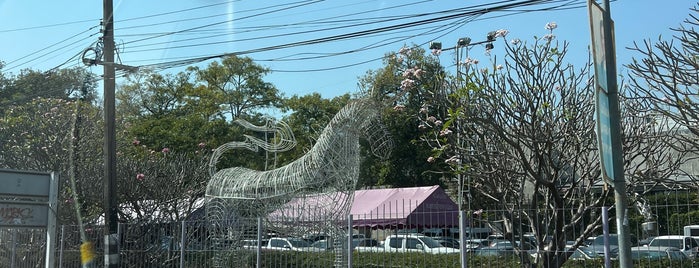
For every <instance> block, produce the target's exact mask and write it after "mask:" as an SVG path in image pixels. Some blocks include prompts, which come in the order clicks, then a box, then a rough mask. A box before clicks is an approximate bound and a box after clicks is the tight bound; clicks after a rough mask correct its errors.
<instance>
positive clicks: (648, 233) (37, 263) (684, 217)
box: [0, 191, 699, 268]
mask: <svg viewBox="0 0 699 268" xmlns="http://www.w3.org/2000/svg"><path fill="white" fill-rule="evenodd" d="M645 201H646V202H647V208H648V209H650V211H652V215H653V216H654V218H653V219H654V220H653V223H652V224H649V221H648V219H647V217H645V216H647V215H645V216H644V215H643V214H642V213H641V211H640V210H638V211H636V210H635V207H632V206H630V207H629V211H630V217H629V225H630V230H631V235H632V238H633V241H632V243H633V244H632V245H633V246H636V245H640V244H643V243H645V242H647V241H648V238H649V237H653V236H658V235H671V234H672V235H682V234H683V232H684V230H683V227H684V226H687V225H697V224H699V201H698V199H697V194H696V192H692V191H685V192H677V191H675V192H672V193H658V194H656V195H652V196H647V197H646V198H645ZM407 202H410V201H407ZM418 205H419V204H418ZM594 210H596V211H599V212H600V213H601V211H602V208H601V207H600V208H595V209H594ZM429 213H431V215H412V216H413V217H411V216H410V215H411V212H410V211H401V212H400V213H397V212H396V211H392V210H391V209H384V210H383V211H377V213H372V214H371V215H352V216H351V218H350V220H351V221H350V222H347V223H341V224H345V226H348V227H349V225H350V224H351V225H352V229H351V230H350V229H348V228H345V230H347V234H346V236H344V237H346V238H348V237H352V238H350V239H347V240H346V241H347V244H344V241H343V242H342V243H332V242H329V243H326V245H331V246H332V245H334V246H338V245H343V244H344V245H348V244H350V241H353V242H352V243H355V242H356V241H359V240H364V241H368V242H362V244H361V245H360V244H359V242H356V243H357V244H352V250H348V249H347V248H349V247H344V250H347V252H351V255H349V256H346V257H347V258H349V263H350V265H351V267H460V262H461V256H460V255H459V253H458V251H459V249H456V248H455V250H453V252H454V253H440V254H430V253H426V250H425V246H419V247H418V246H415V245H413V246H412V248H410V247H411V246H404V247H407V248H406V249H405V250H400V249H397V248H395V247H391V246H390V245H389V246H387V245H382V244H381V242H383V241H384V239H385V238H386V237H388V236H391V235H397V234H413V235H424V236H429V237H432V238H435V237H444V239H441V240H440V241H443V242H444V243H448V241H447V240H449V239H447V238H457V239H458V237H459V234H458V231H459V229H458V225H453V224H452V225H445V222H448V220H447V219H449V218H451V217H453V215H454V213H456V212H455V211H441V212H429ZM504 213H505V211H498V210H485V211H483V212H482V213H478V214H475V216H474V214H471V216H474V217H472V218H471V219H470V220H469V221H468V223H469V225H470V228H473V229H470V230H473V231H474V232H473V233H472V234H470V238H471V239H472V240H473V241H480V242H482V243H483V244H484V245H485V244H486V243H487V242H485V241H488V242H492V240H493V239H498V238H502V237H503V236H502V235H503V234H502V231H503V229H502V217H503V215H504ZM396 215H401V216H398V217H397V216H396ZM596 216H597V215H594V213H593V215H591V217H596ZM612 216H613V215H612ZM511 220H512V221H515V223H514V224H520V225H522V226H526V225H527V224H526V223H525V222H519V223H517V222H516V221H522V219H511ZM418 221H419V222H418ZM259 222H260V224H261V225H258V226H261V227H262V229H261V230H259V232H258V230H250V229H248V230H236V229H235V228H234V227H233V225H229V226H230V228H229V229H228V232H229V233H230V236H223V237H214V236H212V235H211V233H210V230H209V229H208V228H209V227H208V226H211V223H210V222H205V221H183V222H172V223H148V224H135V223H127V224H120V225H119V237H120V245H119V246H120V248H119V251H120V253H121V259H120V263H121V267H129V268H131V267H167V268H176V267H188V268H189V267H195V268H196V267H216V266H220V267H258V266H257V265H258V262H259V263H260V264H259V265H260V266H259V267H333V266H334V265H335V263H337V260H336V258H337V255H336V254H335V253H334V251H333V250H324V249H320V248H316V249H314V250H310V251H302V250H299V251H294V250H290V249H289V248H286V249H284V248H266V245H265V244H264V243H262V244H263V245H261V246H260V248H259V251H258V248H257V246H256V245H255V244H254V243H255V241H256V240H257V234H258V233H260V234H261V236H262V238H263V241H268V240H269V239H271V238H272V237H285V238H286V237H296V238H301V239H304V240H305V241H306V242H307V243H309V244H311V243H313V242H316V245H317V246H318V245H319V244H322V243H321V242H322V241H323V239H328V237H326V234H323V233H322V231H321V232H316V231H312V230H315V229H314V228H310V227H309V226H314V224H316V223H313V222H307V221H306V222H303V223H301V222H296V223H295V224H296V225H297V226H288V223H285V225H286V228H276V229H275V228H273V227H272V226H279V225H282V224H281V223H279V222H274V221H273V220H270V219H264V220H260V221H259ZM610 222H614V221H610ZM377 223H380V224H377ZM318 224H319V223H318ZM219 226H221V224H219ZM289 227H291V228H289ZM294 227H296V228H294ZM584 227H585V226H583V225H581V226H579V228H574V229H573V230H572V231H570V232H568V233H566V234H565V236H566V238H565V239H566V240H574V239H576V238H578V237H579V235H580V233H579V232H578V230H582V229H584ZM550 228H552V227H550V226H549V227H547V229H550ZM317 230H321V229H317ZM467 230H469V229H467ZM476 230H477V231H478V232H477V231H476ZM486 230H487V231H486ZM610 231H611V232H612V233H614V232H615V229H614V227H613V226H612V229H611V230H610ZM86 232H87V235H88V237H89V239H90V240H91V241H93V242H94V243H95V250H96V254H97V261H96V263H95V264H96V265H95V267H103V265H104V264H103V261H102V260H103V258H102V255H101V254H102V253H103V241H102V240H103V234H104V230H103V228H102V227H101V226H90V227H88V228H87V230H86ZM527 232H528V230H525V231H523V233H522V234H516V235H515V236H517V237H520V238H521V237H523V236H524V235H525V234H526V233H527ZM236 233H237V234H236ZM601 233H602V229H601V228H599V229H598V230H596V231H595V233H594V235H591V236H590V238H592V237H594V236H595V235H600V234H601ZM45 235H46V233H45V230H32V229H2V230H0V268H6V267H7V268H24V267H32V268H33V267H44V259H45V256H44V254H45V253H44V251H45V246H46V244H45V243H46V242H45V241H46V237H45ZM56 239H57V245H56V252H55V258H56V259H55V260H56V261H55V264H56V267H59V268H63V267H80V251H79V247H80V244H81V241H80V236H79V229H78V227H77V226H69V225H64V226H60V227H59V229H58V230H57V238H56ZM478 239H482V240H478ZM488 239H490V240H488ZM318 241H321V242H318ZM374 241H375V242H374ZM473 241H472V242H473ZM530 242H531V243H532V244H533V247H532V248H531V249H527V250H526V252H525V250H524V249H522V248H520V249H522V250H521V251H515V250H511V251H510V252H507V251H503V252H505V253H502V252H500V253H493V252H480V251H479V250H469V253H468V254H467V256H466V258H465V259H467V261H468V262H469V265H468V266H469V267H483V266H491V267H521V266H524V264H523V263H524V261H523V259H522V258H523V257H524V256H532V254H535V253H536V252H537V251H538V252H542V251H543V250H545V249H544V248H543V247H542V246H538V245H537V243H539V241H530ZM445 245H446V244H445ZM457 247H458V246H457ZM408 248H410V249H411V250H408ZM401 251H422V253H419V252H413V253H401ZM523 252H524V253H523ZM491 253H492V254H493V256H490V255H488V254H491ZM233 263H235V264H233ZM580 263H582V264H580ZM585 263H588V264H589V266H588V265H586V264H585ZM601 263H602V262H601V261H600V260H599V259H596V260H591V261H588V262H585V261H583V262H579V261H578V266H575V267H600V265H601ZM685 264H687V265H690V266H687V267H691V266H692V265H693V262H692V261H691V260H688V261H687V262H686V263H685ZM234 265H235V266H234ZM653 267H655V266H653ZM658 267H660V266H658ZM663 267H667V265H665V266H663Z"/></svg>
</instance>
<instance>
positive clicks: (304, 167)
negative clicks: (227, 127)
mask: <svg viewBox="0 0 699 268" xmlns="http://www.w3.org/2000/svg"><path fill="white" fill-rule="evenodd" d="M381 107H383V105H381V104H380V103H379V102H378V101H376V100H373V99H371V98H362V99H356V100H352V101H351V102H350V103H348V104H347V105H346V106H345V107H344V108H342V109H341V110H340V111H339V112H338V113H337V114H336V115H335V117H333V118H332V119H331V121H330V122H329V123H328V125H327V126H326V127H325V129H324V130H323V132H322V133H321V135H320V136H319V138H318V140H317V141H316V143H315V145H314V146H313V148H311V149H310V150H309V151H308V152H307V153H306V154H305V155H303V156H302V157H300V158H299V159H297V160H295V161H293V162H291V163H289V164H288V165H286V166H283V167H279V168H275V169H272V170H268V171H256V170H251V169H248V168H244V167H233V168H225V169H222V170H219V171H216V172H215V173H213V175H212V177H211V180H210V181H209V183H208V185H207V189H206V198H207V217H208V218H209V220H210V221H212V222H214V223H215V222H217V221H218V222H219V225H218V226H216V228H214V229H216V230H220V231H219V235H228V236H229V237H230V236H231V235H235V234H231V232H230V230H231V229H238V228H240V229H238V231H237V232H238V233H239V234H240V232H243V231H244V229H245V228H250V227H254V226H255V224H253V223H252V221H251V219H255V218H258V217H260V218H265V217H270V215H274V220H275V221H274V222H271V221H270V220H269V219H267V220H268V224H270V225H272V224H274V223H277V224H276V226H273V227H271V228H276V230H283V229H284V228H285V227H286V228H288V229H294V230H297V232H296V234H297V235H300V234H299V233H298V231H308V230H309V229H304V228H300V224H298V223H299V222H298V221H299V218H300V217H303V216H304V215H306V216H308V215H311V214H312V215H313V217H314V218H316V219H320V221H321V224H320V225H319V226H318V225H316V226H312V227H309V228H311V229H315V230H319V231H322V232H324V233H326V234H328V235H331V236H333V243H334V244H335V247H334V250H335V262H334V265H335V266H344V265H346V261H347V258H346V254H347V251H345V250H342V248H343V247H342V244H343V238H342V237H344V234H346V233H347V231H346V230H344V231H343V229H345V228H343V227H345V226H346V225H345V224H342V223H344V222H346V217H347V214H348V213H349V209H350V206H351V204H352V202H353V198H354V190H355V188H356V184H357V180H358V177H359V163H360V146H359V140H360V138H364V139H366V140H367V141H368V142H369V143H370V147H371V149H372V153H373V154H374V155H376V156H378V157H381V158H384V159H385V158H387V157H388V156H389V154H390V152H391V150H392V148H393V140H392V139H391V138H390V135H389V133H388V131H387V129H386V128H385V126H384V125H383V124H382V122H381ZM244 126H245V125H244ZM247 127H249V128H252V127H251V126H250V125H248V126H247ZM270 129H271V128H270V127H269V126H267V127H263V128H261V130H263V131H267V130H270ZM274 132H275V133H278V134H281V138H280V139H276V142H275V143H272V144H267V143H264V142H262V141H261V140H259V139H256V138H254V137H251V136H246V141H245V142H233V143H229V144H228V145H224V146H222V147H219V149H216V151H215V152H214V155H213V156H212V161H211V162H210V165H211V166H210V167H211V169H212V170H211V171H212V172H214V171H215V165H216V161H217V160H218V157H220V155H221V154H222V153H223V151H224V150H228V149H231V148H240V147H242V148H248V149H252V150H255V149H256V148H257V147H260V148H263V149H266V150H276V151H279V150H288V149H290V148H291V147H293V145H292V144H295V140H294V139H293V133H291V132H290V130H288V126H286V125H282V127H281V128H276V130H275V131H274ZM292 141H293V142H292ZM289 146H291V147H289ZM292 200H293V202H291V201H292ZM321 200H322V201H321ZM280 222H286V223H285V224H279V223H280ZM289 222H291V223H289ZM294 222H295V223H294ZM222 223H225V224H222ZM224 225H225V226H224ZM234 232H235V231H234ZM232 240H233V243H235V242H236V240H240V239H232ZM229 241H230V240H229ZM217 265H222V264H217ZM239 265H241V266H242V264H239Z"/></svg>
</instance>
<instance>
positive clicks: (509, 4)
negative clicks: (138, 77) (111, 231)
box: [0, 0, 586, 72]
mask: <svg viewBox="0 0 699 268" xmlns="http://www.w3.org/2000/svg"><path fill="white" fill-rule="evenodd" d="M233 2H237V1H226V2H223V3H215V4H210V5H203V6H198V7H194V8H188V9H183V10H178V11H170V12H163V13H159V14H154V15H149V16H144V17H137V18H130V19H125V20H119V21H121V22H127V21H139V20H143V19H148V18H154V17H163V16H169V15H173V14H181V13H186V12H189V11H193V10H200V9H204V8H209V7H214V6H217V5H223V4H230V3H233ZM319 2H322V1H320V0H306V1H297V2H293V3H285V4H278V5H271V6H265V7H260V8H255V9H249V10H244V11H238V12H237V14H240V13H243V12H249V13H252V14H249V15H247V16H244V17H237V18H234V19H230V20H224V21H219V22H215V23H211V24H206V25H200V26H196V27H191V28H187V29H183V30H178V31H171V32H156V33H135V34H129V35H124V37H137V36H141V37H143V38H140V39H135V40H126V41H124V42H123V45H124V46H126V47H128V48H129V51H128V53H127V52H120V54H121V55H126V54H135V53H139V52H148V51H155V50H162V48H153V47H156V46H158V45H166V44H167V45H172V44H175V43H178V42H179V43H184V42H191V41H199V43H194V44H182V45H179V46H170V47H168V48H167V49H168V50H175V49H185V48H195V47H203V46H217V45H221V44H232V43H239V42H250V41H259V40H265V39H274V38H287V39H288V38H289V37H290V36H299V37H301V36H304V35H306V34H317V33H319V32H326V31H327V32H332V31H339V30H347V29H352V28H360V27H367V26H371V25H379V24H381V23H386V22H393V23H394V24H392V25H390V26H381V27H372V28H369V29H357V30H355V31H351V32H347V33H341V34H336V35H329V36H326V37H320V38H310V39H302V40H295V41H294V40H292V41H288V42H286V43H282V44H277V45H271V46H265V47H257V48H250V49H246V50H241V51H237V52H229V53H217V54H209V55H204V56H178V57H170V58H162V57H161V58H160V59H158V60H159V61H161V62H159V63H152V64H144V65H141V66H139V67H140V68H150V69H154V70H163V69H169V68H173V67H179V66H183V65H189V64H195V63H198V62H202V61H206V60H210V59H215V58H221V57H225V56H230V55H247V54H254V53H261V52H268V51H275V50H283V49H288V48H294V47H301V46H309V45H316V44H323V43H330V42H337V41H344V40H356V39H360V38H368V37H372V36H377V35H386V36H385V37H384V38H383V39H382V40H380V41H376V42H374V43H373V44H369V45H364V46H362V47H358V48H353V49H346V50H344V51H336V52H327V53H315V54H313V53H297V54H294V55H296V56H294V55H285V56H280V57H277V58H269V59H264V60H262V61H269V62H272V61H293V60H297V61H300V60H312V59H320V58H329V57H334V56H340V55H347V54H352V53H362V52H365V51H366V50H369V49H376V48H380V47H384V46H388V45H391V44H394V43H398V42H404V41H407V40H409V39H410V38H411V37H415V36H419V35H417V34H415V35H412V36H411V35H401V33H403V32H407V31H410V30H413V31H416V30H417V31H419V30H420V29H430V28H431V27H430V26H429V25H430V24H435V23H440V22H442V23H443V24H441V25H440V26H435V27H432V29H433V31H425V32H423V34H424V35H437V34H439V33H440V32H441V31H443V30H444V29H447V28H448V27H450V26H454V27H458V26H457V25H463V24H461V23H460V19H463V18H465V17H469V16H476V15H478V16H480V15H483V14H493V12H495V11H500V12H502V11H506V12H511V13H508V14H502V15H498V16H488V17H484V16H481V17H480V18H478V19H477V20H485V19H492V18H497V17H504V16H510V15H515V14H522V13H528V12H536V11H543V10H565V9H572V8H579V7H584V6H586V4H585V3H586V1H583V0H528V1H517V0H502V1H495V2H490V3H483V4H479V5H474V6H468V7H460V8H453V9H447V10H440V11H436V12H429V13H418V14H400V15H391V16H372V12H378V11H379V9H374V10H367V11H356V10H354V11H353V12H349V13H344V14H340V15H336V16H330V17H323V18H319V19H312V20H305V21H299V22H290V23H287V24H272V25H255V26H250V27H236V28H235V29H236V30H235V31H230V30H217V29H213V28H212V27H213V26H216V25H221V24H225V23H231V22H234V21H235V22H239V21H241V20H244V19H252V18H256V19H263V18H265V19H269V17H270V16H269V15H279V16H289V13H284V14H283V15H282V12H288V11H293V10H295V9H296V10H297V9H298V8H299V7H303V6H308V5H311V4H315V3H319ZM425 2H429V0H421V1H415V2H411V3H402V4H399V5H393V6H390V7H387V8H383V9H381V10H382V11H383V10H386V9H399V8H401V7H404V6H408V5H416V4H422V3H425ZM583 2H585V3H583ZM553 4H558V5H556V6H551V5H553ZM349 5H354V4H346V5H340V6H334V7H333V8H342V7H343V6H345V7H346V6H349ZM537 5H539V6H541V5H549V6H545V7H541V8H534V9H527V8H526V7H533V6H537ZM324 10H326V9H320V10H317V11H316V10H311V11H302V12H297V13H292V14H308V13H313V12H322V11H324ZM225 15H230V14H229V13H225ZM440 15H441V16H440ZM211 17H212V16H204V17H196V18H191V19H177V20H173V21H171V22H170V23H179V22H184V21H193V20H197V19H199V18H211ZM305 17H310V16H305ZM416 18H421V19H418V20H415V19H416ZM401 20H404V21H403V22H402V23H399V22H400V21H401ZM407 20H413V21H407ZM72 23H77V22H72ZM164 23H168V22H164ZM65 24H68V23H65ZM161 24H162V23H161ZM56 25H62V24H56ZM155 25H156V24H143V25H137V26H128V27H124V28H121V29H135V28H137V27H141V28H148V27H149V26H155ZM318 27H320V28H318ZM304 28H306V29H308V30H303V29H304ZM289 29H302V30H299V31H295V32H291V33H289V32H287V33H285V34H271V35H264V36H257V37H245V38H237V39H235V40H227V41H215V40H213V41H209V42H201V41H203V40H207V39H213V38H217V37H221V36H224V35H230V34H240V33H248V32H254V31H262V30H275V31H282V30H289ZM440 29H442V30H440ZM455 29H458V28H455ZM16 30H19V29H16ZM0 32H1V31H0ZM93 35H94V34H93ZM174 35H196V36H197V38H185V39H176V40H170V41H168V42H154V43H148V44H139V43H141V42H143V41H146V40H155V39H158V38H162V37H166V36H174ZM120 37H121V36H120ZM428 38H429V37H428ZM435 39H436V38H434V37H433V36H431V40H435ZM66 40H67V39H66ZM66 40H63V41H61V42H65V41H66ZM391 40H393V42H391ZM61 42H59V43H61ZM65 47H66V46H64V47H63V48H65ZM58 50H60V49H56V50H52V51H49V52H45V53H43V54H41V55H38V56H36V57H34V58H32V59H31V60H29V61H27V62H24V63H20V64H16V65H12V66H10V67H12V68H17V67H18V66H20V65H22V64H26V63H30V62H35V61H37V60H41V59H46V58H47V57H50V56H51V54H52V53H57V51H58ZM38 53H39V51H37V52H34V53H32V54H30V55H26V56H24V57H22V58H20V59H17V60H15V61H13V62H11V63H16V62H18V61H19V60H22V59H26V58H29V57H31V56H35V55H37V54H38ZM76 55H77V54H76ZM301 55H307V56H301ZM54 57H55V56H54ZM75 57H76V56H75V55H74V56H73V57H71V58H69V59H68V60H66V61H65V62H63V63H62V64H60V65H58V66H56V68H59V67H62V66H66V64H67V63H68V62H70V61H71V60H73V59H75ZM173 59H174V60H173ZM379 59H381V58H376V59H374V60H379ZM152 61H153V60H138V61H137V62H152ZM132 62H133V61H132ZM365 62H366V61H360V62H358V63H357V64H363V63H365ZM78 64H79V63H78ZM357 64H344V65H342V66H347V67H349V66H354V65H357ZM8 65H9V64H8ZM8 69H9V68H6V70H8ZM324 69H337V68H335V67H330V68H317V70H324ZM275 71H280V72H290V71H292V70H275ZM300 71H301V70H300Z"/></svg>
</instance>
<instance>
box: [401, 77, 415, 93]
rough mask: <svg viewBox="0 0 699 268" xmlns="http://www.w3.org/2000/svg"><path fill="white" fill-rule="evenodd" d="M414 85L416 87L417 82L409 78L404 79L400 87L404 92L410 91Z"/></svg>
mask: <svg viewBox="0 0 699 268" xmlns="http://www.w3.org/2000/svg"><path fill="white" fill-rule="evenodd" d="M414 85H415V80H412V79H408V78H406V79H403V81H402V82H400V87H401V88H402V89H403V90H407V89H410V88H412V87H413V86H414Z"/></svg>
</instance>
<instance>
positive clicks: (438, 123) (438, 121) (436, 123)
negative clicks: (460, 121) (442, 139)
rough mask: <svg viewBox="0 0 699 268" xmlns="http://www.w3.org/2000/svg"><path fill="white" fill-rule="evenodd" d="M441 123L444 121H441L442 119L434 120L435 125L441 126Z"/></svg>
mask: <svg viewBox="0 0 699 268" xmlns="http://www.w3.org/2000/svg"><path fill="white" fill-rule="evenodd" d="M442 124H444V123H443V122H442V120H437V121H434V125H435V126H441V125H442Z"/></svg>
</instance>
